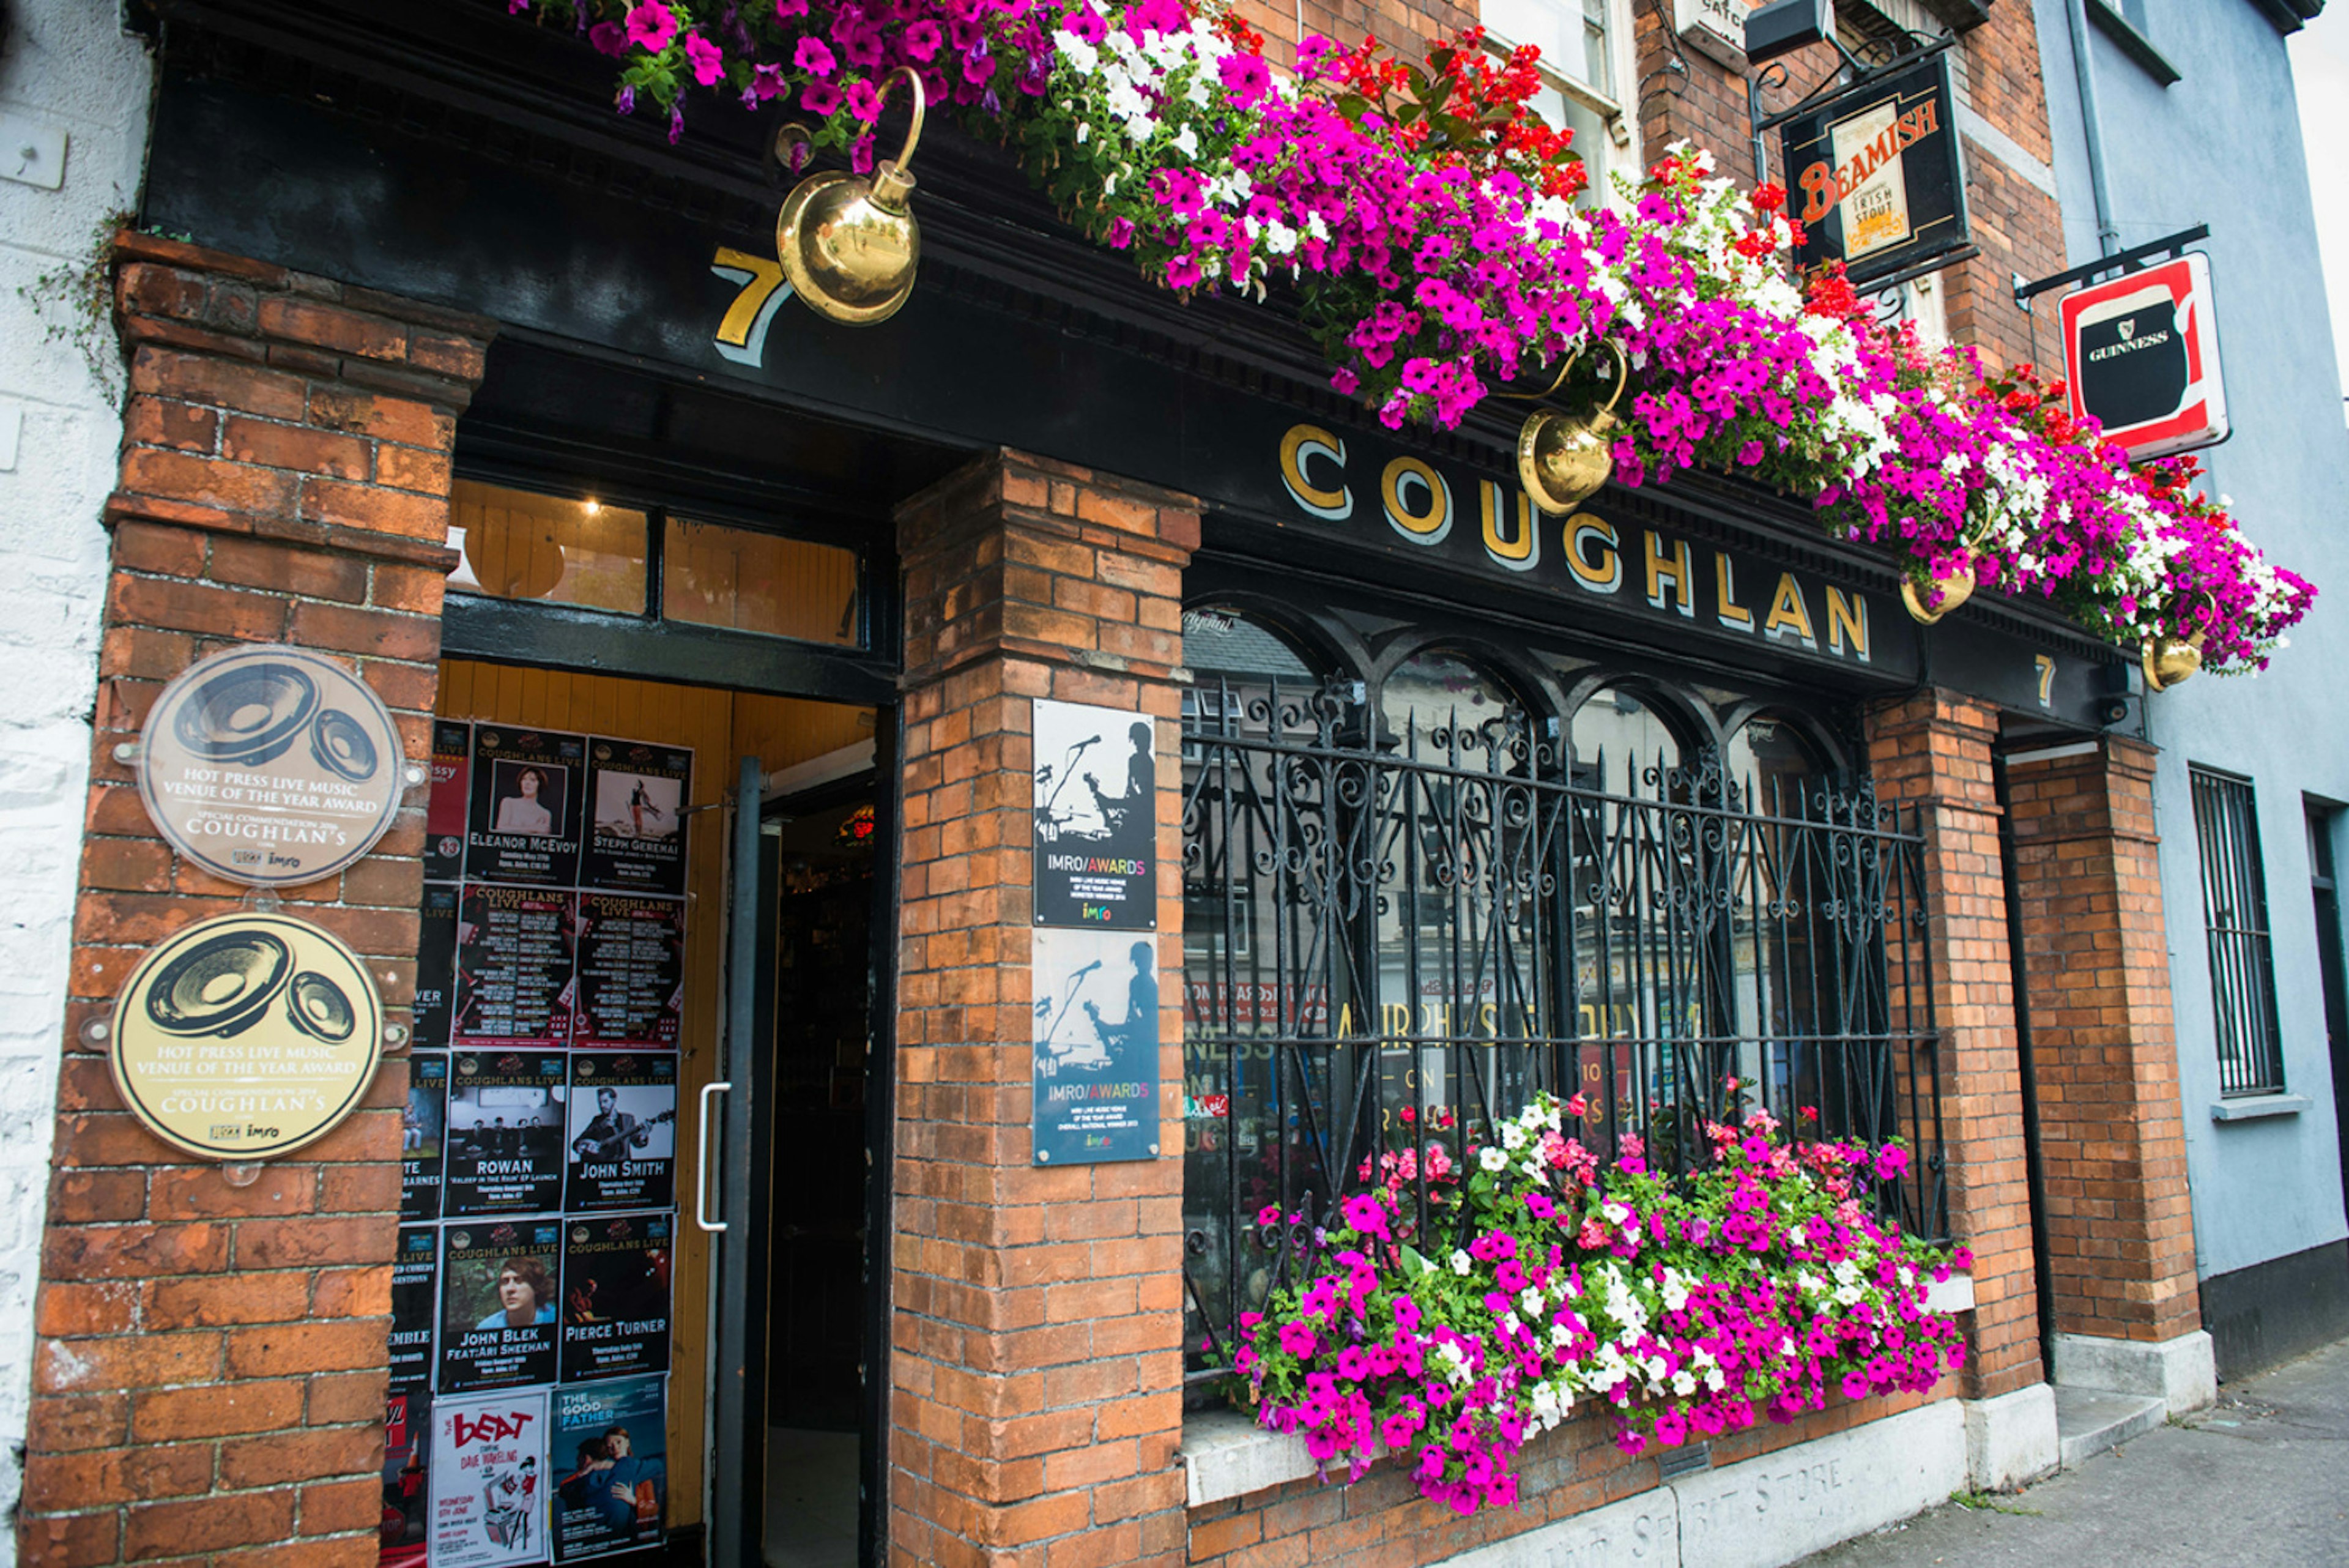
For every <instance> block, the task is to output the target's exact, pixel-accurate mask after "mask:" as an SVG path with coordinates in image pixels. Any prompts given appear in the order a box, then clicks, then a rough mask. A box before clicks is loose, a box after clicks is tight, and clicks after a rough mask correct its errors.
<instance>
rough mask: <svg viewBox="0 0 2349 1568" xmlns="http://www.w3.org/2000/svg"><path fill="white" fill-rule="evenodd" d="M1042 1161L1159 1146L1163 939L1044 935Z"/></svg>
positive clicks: (1039, 1015) (1035, 1035) (1075, 1161)
mask: <svg viewBox="0 0 2349 1568" xmlns="http://www.w3.org/2000/svg"><path fill="white" fill-rule="evenodd" d="M1157 959H1158V940H1157V938H1155V937H1153V936H1148V935H1142V936H1136V935H1135V934H1133V932H1131V931H1085V930H1076V931H1070V930H1058V929H1052V928H1050V927H1047V928H1046V929H1042V930H1040V931H1038V932H1037V933H1036V937H1035V941H1034V944H1033V945H1032V947H1031V948H1030V972H1031V979H1030V984H1031V985H1032V987H1033V991H1032V995H1033V997H1034V1003H1033V1025H1032V1033H1031V1034H1030V1044H1031V1045H1032V1047H1033V1050H1034V1058H1033V1061H1034V1075H1035V1077H1034V1083H1035V1097H1034V1106H1033V1113H1034V1118H1035V1119H1034V1126H1033V1128H1032V1135H1033V1139H1034V1158H1035V1163H1037V1164H1039V1165H1081V1164H1090V1163H1094V1162H1098V1161H1102V1160H1115V1159H1149V1158H1154V1157H1155V1156H1156V1155H1157V1153H1158V964H1157Z"/></svg>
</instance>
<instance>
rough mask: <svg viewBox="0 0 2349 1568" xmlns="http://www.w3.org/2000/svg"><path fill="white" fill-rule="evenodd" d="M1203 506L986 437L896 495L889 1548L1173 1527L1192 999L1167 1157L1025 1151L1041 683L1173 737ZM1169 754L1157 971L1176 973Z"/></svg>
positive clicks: (1142, 1534) (989, 1559)
mask: <svg viewBox="0 0 2349 1568" xmlns="http://www.w3.org/2000/svg"><path fill="white" fill-rule="evenodd" d="M1198 539H1199V514H1198V510H1197V504H1196V503H1195V502H1193V501H1190V500H1188V499H1186V498H1185V497H1182V496H1178V495H1174V494H1170V493H1166V492H1164V491H1157V490H1152V489H1147V488H1144V487H1142V486H1138V485H1133V484H1128V483H1123V482H1121V481H1117V480H1113V479H1110V478H1107V477H1105V476H1098V475H1095V474H1092V473H1091V472H1088V471H1086V470H1084V469H1081V468H1074V467H1071V466H1069V465H1067V464H1063V463H1057V462H1045V461H1042V460H1039V459H1032V458H1028V457H1024V456H1021V455H1019V454H1018V453H1012V452H1002V453H999V454H996V455H994V456H990V457H988V458H986V459H983V460H981V461H980V462H977V463H975V464H973V465H972V466H971V467H969V468H967V469H965V470H964V471H962V472H960V473H958V474H957V475H955V476H954V477H952V478H950V479H948V480H947V481H945V482H944V483H941V484H939V485H937V486H936V487H935V488H933V489H932V490H930V491H928V492H926V493H924V494H923V495H920V496H917V497H916V498H915V499H914V500H913V501H911V502H909V503H908V504H906V506H905V509H904V510H903V512H902V513H901V514H900V515H899V519H898V548H899V552H900V554H901V556H902V557H903V561H904V566H905V666H906V668H905V773H904V790H905V804H904V808H903V809H904V815H903V822H904V835H905V837H904V846H903V853H904V874H903V882H902V892H901V898H902V905H901V910H900V916H899V919H900V931H901V938H900V945H899V950H898V966H899V967H898V1012H897V1090H896V1092H897V1120H896V1138H897V1142H896V1182H895V1204H896V1210H895V1224H894V1229H895V1236H896V1259H895V1284H894V1289H895V1300H894V1303H893V1304H894V1311H895V1317H894V1331H893V1352H892V1360H891V1379H892V1384H893V1387H892V1413H891V1422H892V1430H891V1432H890V1434H889V1444H890V1459H891V1464H892V1466H893V1467H894V1469H893V1480H892V1484H891V1491H890V1498H889V1510H890V1512H889V1534H890V1551H891V1556H892V1560H893V1561H895V1562H899V1563H937V1564H947V1565H949V1568H954V1565H960V1564H978V1563H986V1564H988V1568H1013V1565H1016V1564H1037V1565H1043V1564H1047V1563H1049V1564H1050V1568H1093V1565H1097V1564H1106V1563H1140V1562H1154V1563H1165V1562H1172V1561H1174V1560H1176V1558H1177V1557H1178V1556H1179V1554H1180V1552H1181V1551H1182V1546H1183V1515H1182V1511H1181V1510H1182V1503H1183V1477H1182V1472H1181V1470H1180V1469H1176V1468H1174V1451H1175V1445H1176V1443H1177V1442H1178V1440H1179V1438H1180V1436H1181V1430H1182V1420H1183V1412H1182V1376H1183V1374H1182V1324H1183V1319H1182V1298H1181V1292H1182V1272H1181V1269H1182V1202H1183V1165H1182V1159H1181V1158H1180V1153H1181V1149H1182V1147H1183V1145H1182V1115H1183V1112H1182V1104H1181V1092H1182V1081H1183V1077H1182V1059H1181V1044H1180V1042H1181V1039H1182V1032H1181V1013H1180V999H1179V995H1178V992H1177V990H1176V988H1175V987H1174V986H1172V985H1168V986H1165V987H1164V988H1163V1002H1164V1006H1163V1011H1162V1013H1161V1016H1160V1026H1159V1027H1160V1035H1159V1037H1160V1040H1161V1042H1162V1044H1161V1049H1160V1070H1161V1075H1162V1079H1163V1082H1164V1091H1163V1095H1162V1101H1161V1107H1160V1109H1161V1121H1162V1127H1163V1129H1164V1130H1163V1133H1162V1137H1161V1144H1162V1147H1164V1149H1165V1151H1166V1152H1165V1155H1164V1158H1159V1159H1155V1160H1150V1161H1145V1162H1141V1163H1133V1164H1114V1165H1099V1166H1086V1167H1064V1168H1039V1167H1037V1166H1035V1165H1033V1164H1032V1163H1031V1162H1030V1136H1029V1126H1030V1120H1029V1118H1030V1054H1031V1047H1030V1009H1029V1001H1030V983H1029V969H1028V963H1029V943H1030V932H1031V927H1030V918H1031V903H1030V888H1031V886H1032V877H1031V867H1030V861H1031V859H1032V857H1031V855H1030V847H1029V846H1030V839H1031V825H1032V823H1033V821H1034V817H1033V810H1032V805H1033V795H1032V794H1031V784H1030V769H1031V768H1032V766H1033V760H1032V756H1031V751H1030V733H1031V729H1030V704H1031V702H1032V701H1033V700H1034V699H1036V698H1039V697H1050V698H1056V699H1059V700H1061V701H1076V702H1092V703H1098V704H1101V705H1103V706H1108V707H1120V708H1127V709H1140V710H1142V711H1145V712H1148V713H1151V714H1153V715H1154V716H1155V717H1156V718H1157V720H1158V721H1159V723H1160V726H1161V728H1160V734H1161V735H1162V736H1163V737H1167V738H1165V739H1162V741H1161V742H1160V755H1161V757H1162V759H1167V758H1171V757H1172V756H1173V754H1174V745H1173V742H1172V738H1171V737H1172V732H1173V730H1174V725H1175V722H1176V721H1177V719H1178V717H1179V714H1180V704H1181V695H1180V692H1179V691H1178V689H1177V687H1176V686H1175V684H1174V674H1175V671H1176V667H1177V666H1179V665H1180V664H1181V662H1182V619H1181V611H1180V594H1181V587H1182V574H1183V567H1184V566H1185V563H1186V562H1188V560H1189V559H1190V555H1191V551H1192V550H1193V549H1194V548H1195V546H1196V545H1197V544H1198ZM1179 773H1180V770H1179V769H1177V768H1174V767H1173V766H1171V765H1169V764H1168V763H1166V762H1164V761H1162V763H1161V766H1160V769H1159V774H1158V777H1159V780H1160V790H1159V803H1158V850H1159V859H1160V866H1161V877H1160V882H1159V898H1158V949H1159V969H1160V972H1161V973H1162V974H1164V973H1170V972H1171V973H1174V974H1180V973H1181V972H1182V966H1183V939H1182V930H1183V903H1182V888H1181V884H1180V880H1179V877H1178V876H1177V875H1176V874H1175V872H1174V870H1173V869H1171V868H1172V867H1176V866H1179V864H1180V862H1181V856H1182V825H1181V813H1182V806H1181V801H1182V791H1181V785H1180V782H1179Z"/></svg>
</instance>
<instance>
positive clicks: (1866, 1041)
mask: <svg viewBox="0 0 2349 1568" xmlns="http://www.w3.org/2000/svg"><path fill="white" fill-rule="evenodd" d="M1185 658H1186V660H1187V661H1188V662H1189V663H1190V664H1191V666H1192V667H1193V668H1194V669H1195V670H1197V671H1198V672H1199V675H1198V679H1197V681H1196V684H1195V686H1194V687H1193V689H1192V691H1190V693H1189V694H1188V696H1187V698H1186V702H1185V716H1184V735H1183V776H1184V790H1185V801H1184V806H1185V812H1184V894H1185V913H1184V981H1185V1008H1184V1020H1185V1079H1186V1084H1185V1088H1186V1094H1185V1101H1186V1111H1187V1120H1186V1133H1187V1136H1186V1139H1185V1157H1186V1163H1185V1179H1184V1199H1185V1230H1186V1241H1187V1254H1186V1275H1187V1283H1188V1287H1189V1300H1188V1308H1189V1314H1190V1319H1191V1321H1190V1323H1189V1324H1188V1325H1187V1326H1188V1329H1189V1332H1188V1333H1187V1334H1186V1336H1185V1337H1186V1343H1187V1345H1188V1346H1189V1347H1190V1351H1191V1357H1192V1359H1191V1371H1192V1374H1193V1376H1195V1377H1196V1378H1199V1379H1202V1380H1204V1379H1208V1378H1212V1377H1214V1376H1216V1369H1217V1367H1218V1366H1221V1365H1224V1364H1226V1360H1227V1355H1228V1347H1229V1344H1230V1340H1229V1334H1230V1330H1231V1325H1232V1324H1234V1323H1235V1322H1236V1321H1237V1316H1238V1314H1240V1313H1241V1312H1242V1311H1245V1310H1247V1309H1249V1308H1251V1307H1253V1306H1255V1305H1257V1304H1258V1303H1261V1302H1262V1301H1263V1300H1264V1298H1265V1296H1266V1295H1267V1293H1268V1292H1269V1291H1270V1290H1271V1289H1272V1288H1273V1287H1274V1286H1275V1284H1276V1283H1277V1282H1278V1281H1279V1280H1280V1279H1282V1278H1283V1277H1284V1276H1285V1275H1286V1273H1287V1272H1288V1270H1290V1269H1292V1268H1294V1267H1297V1266H1298V1265H1299V1261H1300V1260H1299V1252H1300V1251H1309V1250H1310V1248H1311V1245H1312V1243H1311V1241H1310V1233H1311V1227H1310V1226H1304V1227H1292V1226H1286V1225H1279V1226H1264V1227H1259V1226H1258V1225H1257V1214H1258V1211H1259V1210H1262V1209H1263V1208H1265V1207H1266V1206H1267V1205H1269V1204H1275V1203H1278V1204H1279V1205H1281V1207H1282V1208H1283V1210H1286V1211H1288V1212H1290V1213H1294V1212H1297V1211H1299V1210H1303V1211H1306V1212H1308V1213H1309V1214H1314V1215H1319V1214H1324V1213H1327V1212H1329V1210H1330V1207H1331V1206H1332V1205H1334V1203H1335V1202H1336V1200H1337V1199H1339V1198H1340V1197H1341V1196H1343V1195H1344V1194H1346V1193H1347V1192H1350V1191H1352V1190H1355V1189H1358V1188H1359V1187H1361V1186H1362V1185H1364V1184H1365V1182H1366V1179H1367V1176H1368V1174H1369V1173H1370V1172H1371V1171H1373V1170H1376V1169H1379V1168H1381V1167H1385V1168H1401V1169H1402V1172H1403V1174H1404V1177H1405V1179H1406V1181H1407V1183H1409V1184H1410V1189H1409V1191H1408V1193H1407V1196H1408V1197H1409V1198H1410V1199H1411V1200H1413V1201H1416V1202H1418V1203H1420V1204H1422V1205H1424V1204H1425V1203H1426V1201H1427V1195H1428V1188H1427V1173H1428V1170H1429V1167H1430V1165H1431V1163H1433V1164H1438V1165H1440V1164H1441V1163H1443V1162H1444V1161H1450V1162H1452V1163H1454V1164H1456V1163H1458V1161H1459V1160H1460V1158H1462V1156H1463V1152H1464V1147H1465V1144H1466V1142H1467V1140H1468V1139H1469V1138H1471V1137H1477V1136H1480V1135H1481V1134H1482V1133H1483V1132H1484V1131H1485V1129H1487V1128H1489V1127H1491V1125H1492V1124H1493V1123H1494V1122H1495V1120H1496V1119H1497V1118H1500V1117H1503V1116H1510V1115H1514V1114H1515V1113H1516V1111H1517V1110H1518V1109H1519V1108H1521V1107H1522V1106H1523V1105H1524V1103H1525V1101H1526V1098H1527V1097H1528V1096H1531V1095H1532V1094H1533V1093H1535V1092H1537V1091H1538V1090H1542V1089H1550V1090H1554V1091H1556V1092H1557V1093H1559V1094H1561V1095H1564V1096H1571V1095H1572V1094H1574V1093H1576V1092H1577V1091H1580V1092H1581V1093H1582V1094H1583V1095H1584V1096H1585V1097H1586V1101H1587V1104H1588V1109H1587V1111H1586V1112H1585V1116H1584V1122H1583V1126H1582V1129H1581V1136H1582V1137H1583V1139H1584V1141H1585V1142H1586V1143H1588V1144H1589V1145H1591V1146H1592V1147H1594V1148H1598V1149H1602V1150H1605V1151H1606V1152H1609V1153H1610V1154H1612V1153H1615V1152H1618V1151H1619V1150H1620V1149H1621V1148H1622V1147H1623V1145H1624V1142H1625V1140H1627V1139H1630V1138H1633V1137H1637V1138H1640V1139H1642V1140H1644V1142H1645V1146H1646V1148H1647V1151H1648V1157H1649V1158H1650V1161H1651V1164H1656V1165H1658V1166H1660V1167H1661V1168H1671V1169H1683V1168H1687V1164H1688V1162H1690V1161H1692V1160H1695V1159H1698V1158H1702V1157H1703V1156H1702V1139H1700V1138H1695V1137H1691V1136H1689V1133H1688V1129H1692V1127H1693V1123H1694V1121H1695V1119H1696V1118H1698V1117H1701V1116H1722V1115H1724V1114H1736V1113H1739V1112H1742V1111H1744V1110H1746V1109H1751V1108H1754V1107H1757V1106H1760V1107H1766V1108H1768V1109H1769V1110H1771V1111H1772V1112H1774V1113H1775V1114H1776V1115H1777V1116H1780V1117H1781V1119H1783V1120H1785V1121H1786V1122H1787V1123H1788V1124H1789V1125H1790V1126H1791V1127H1793V1128H1794V1130H1795V1133H1796V1135H1797V1136H1808V1137H1820V1136H1833V1137H1863V1138H1867V1139H1868V1140H1870V1141H1880V1140H1883V1139H1885V1138H1889V1137H1892V1136H1894V1135H1896V1134H1898V1135H1900V1136H1903V1137H1907V1138H1908V1139H1909V1141H1910V1144H1911V1147H1913V1148H1915V1149H1916V1151H1917V1153H1918V1154H1919V1156H1920V1158H1919V1159H1918V1161H1917V1162H1916V1165H1915V1167H1914V1168H1913V1171H1912V1174H1911V1176H1910V1178H1909V1179H1908V1180H1907V1182H1906V1183H1905V1184H1904V1185H1903V1186H1902V1187H1901V1188H1900V1189H1898V1190H1897V1191H1896V1192H1893V1193H1891V1194H1889V1196H1888V1197H1887V1199H1886V1202H1887V1209H1888V1213H1889V1216H1890V1217H1892V1218H1896V1219H1898V1220H1899V1221H1900V1222H1901V1223H1903V1224H1905V1225H1907V1226H1908V1227H1909V1228H1910V1229H1912V1230H1915V1231H1920V1232H1921V1233H1924V1234H1928V1235H1935V1236H1938V1235H1940V1233H1941V1232H1942V1231H1944V1229H1945V1218H1944V1211H1943V1204H1942V1198H1941V1192H1940V1140H1939V1119H1940V1108H1939V1096H1938V1086H1937V1085H1938V1078H1937V1072H1936V1067H1935V1061H1934V1054H1933V1023H1932V1019H1931V1017H1930V1000H1929V992H1928V990H1927V986H1926V963H1925V954H1924V950H1923V939H1924V929H1925V927H1924V916H1925V911H1924V906H1923V901H1922V897H1921V887H1922V883H1921V873H1920V858H1919V857H1920V848H1921V839H1920V836H1919V835H1918V833H1917V831H1916V828H1915V825H1914V823H1913V822H1911V821H1909V819H1907V818H1906V817H1904V816H1901V815H1897V814H1896V813H1895V812H1894V811H1892V810H1891V809H1889V808H1885V807H1879V806H1878V805H1877V803H1876V802H1875V799H1874V797H1873V795H1872V794H1870V792H1869V791H1868V787H1867V785H1866V784H1865V782H1864V781H1861V782H1857V783H1855V782H1853V781H1850V780H1847V779H1843V778H1840V777H1838V776H1837V774H1836V773H1835V771H1834V770H1833V768H1832V767H1831V766H1830V765H1829V763H1828V761H1827V757H1826V753H1825V748H1824V746H1823V744H1822V742H1821V739H1820V737H1821V736H1822V734H1823V732H1821V731H1819V730H1818V729H1817V727H1816V725H1815V724H1814V723H1812V722H1811V721H1810V720H1809V718H1808V717H1807V716H1806V715H1802V714H1796V713H1792V712H1785V711H1777V710H1773V709H1769V708H1767V707H1764V706H1760V705H1758V704H1755V703H1753V702H1750V701H1743V700H1739V699H1730V700H1729V701H1727V703H1726V705H1725V706H1724V705H1723V702H1722V701H1717V700H1715V699H1714V698H1713V697H1712V696H1708V695H1705V694H1702V693H1698V692H1695V691H1690V690H1686V689H1682V688H1680V687H1677V686H1674V685H1671V684H1670V683H1666V682H1661V681H1658V680H1654V679H1652V678H1647V677H1641V676H1633V675H1630V674H1626V675H1624V676H1621V677H1619V678H1610V677H1608V676H1607V675H1605V674H1604V673H1603V672H1598V671H1591V670H1584V671H1583V672H1582V673H1581V675H1580V678H1579V679H1578V681H1577V683H1576V685H1575V686H1574V687H1573V688H1571V689H1570V690H1568V691H1565V692H1563V693H1561V692H1559V691H1557V689H1556V688H1555V687H1554V686H1552V685H1550V684H1549V683H1547V682H1546V681H1542V680H1529V681H1523V682H1521V681H1519V680H1516V679H1514V678H1512V677H1511V676H1510V675H1509V674H1508V673H1506V670H1505V667H1504V666H1503V664H1502V663H1501V662H1500V661H1499V660H1497V659H1492V658H1487V657H1485V656H1483V655H1481V654H1479V653H1478V652H1477V651H1476V650H1475V649H1468V648H1460V649H1447V648H1432V649H1423V650H1421V651H1418V652H1415V653H1413V654H1411V655H1410V656H1409V657H1405V658H1402V659H1394V660H1392V662H1388V661H1385V660H1380V659H1372V660H1371V661H1370V663H1369V665H1368V667H1365V668H1353V667H1350V666H1349V665H1347V664H1345V663H1342V662H1341V661H1340V660H1339V659H1336V658H1335V657H1327V656H1322V655H1319V654H1318V653H1316V652H1315V651H1314V650H1313V645H1312V644H1310V643H1309V642H1308V641H1307V640H1305V639H1302V638H1299V637H1296V636H1291V635H1289V634H1288V631H1287V630H1285V629H1284V628H1280V627H1277V626H1275V625H1273V624H1272V623H1271V622H1269V621H1268V620H1265V619H1262V618H1251V617H1250V616H1248V615H1246V614H1241V613H1234V612H1226V611H1221V610H1206V611H1194V612H1193V613H1192V614H1190V615H1189V616H1187V617H1186V618H1185ZM1439 1151H1440V1152H1439Z"/></svg>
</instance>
